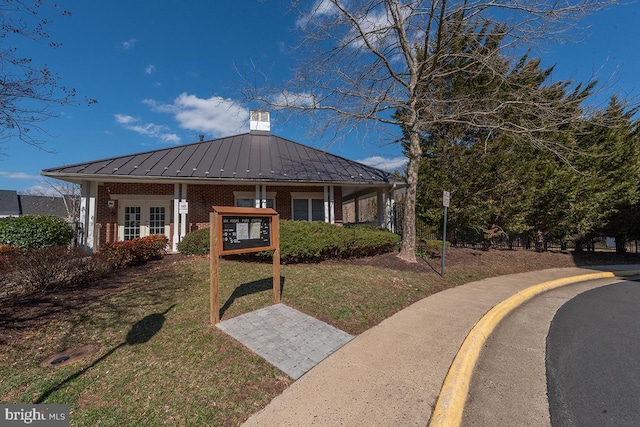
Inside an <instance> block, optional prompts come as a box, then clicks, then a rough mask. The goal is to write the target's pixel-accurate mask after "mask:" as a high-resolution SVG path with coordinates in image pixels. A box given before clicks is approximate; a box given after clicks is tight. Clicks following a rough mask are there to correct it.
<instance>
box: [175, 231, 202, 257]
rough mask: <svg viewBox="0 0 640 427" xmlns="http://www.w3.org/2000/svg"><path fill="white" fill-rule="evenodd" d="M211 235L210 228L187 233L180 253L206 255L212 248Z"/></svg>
mask: <svg viewBox="0 0 640 427" xmlns="http://www.w3.org/2000/svg"><path fill="white" fill-rule="evenodd" d="M209 239H210V234H209V229H208V228H201V229H200V230H195V231H192V232H190V233H187V234H186V235H185V236H184V237H183V238H182V241H181V242H180V243H178V251H179V252H180V253H181V254H185V255H206V254H208V253H209V251H210V248H209V244H210V240H209Z"/></svg>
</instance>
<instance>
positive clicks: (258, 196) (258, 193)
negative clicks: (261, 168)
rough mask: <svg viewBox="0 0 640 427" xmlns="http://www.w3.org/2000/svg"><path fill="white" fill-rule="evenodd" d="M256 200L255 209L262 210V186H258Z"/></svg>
mask: <svg viewBox="0 0 640 427" xmlns="http://www.w3.org/2000/svg"><path fill="white" fill-rule="evenodd" d="M254 199H255V203H254V205H255V207H256V208H261V207H262V201H261V200H260V185H259V184H256V197H254Z"/></svg>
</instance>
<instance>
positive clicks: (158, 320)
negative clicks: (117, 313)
mask: <svg viewBox="0 0 640 427" xmlns="http://www.w3.org/2000/svg"><path fill="white" fill-rule="evenodd" d="M175 306H176V304H173V305H172V306H171V307H169V308H167V309H166V310H165V311H163V312H162V313H153V314H150V315H148V316H145V317H144V318H142V319H141V320H139V321H138V322H136V323H135V324H134V325H133V326H132V327H131V329H130V330H129V332H128V333H127V336H126V338H125V340H124V341H123V342H121V343H120V344H118V345H117V346H115V347H114V348H112V349H111V350H109V351H108V352H106V353H105V354H103V355H102V356H100V357H99V358H98V359H96V360H95V361H94V362H93V363H92V364H90V365H89V366H87V367H85V368H83V369H81V370H79V371H78V372H76V373H74V374H72V375H69V376H68V377H67V378H65V379H64V380H63V381H61V382H60V383H59V384H56V385H55V386H53V387H51V388H50V389H48V390H46V391H45V392H44V393H42V394H41V395H40V397H38V399H37V400H36V401H35V402H33V403H43V402H44V401H45V400H46V399H47V398H48V397H49V396H51V394H53V393H55V392H56V391H58V390H60V389H62V388H63V387H64V386H66V385H67V384H68V383H70V382H71V381H73V380H75V379H76V378H78V377H80V376H81V375H83V374H84V373H85V372H87V371H88V370H89V369H91V368H93V367H94V366H96V365H97V364H98V363H100V362H102V361H103V360H105V359H107V358H108V357H109V356H111V355H112V354H113V353H115V352H116V351H117V350H118V349H120V348H122V347H124V346H125V345H137V344H144V343H146V342H148V341H149V340H150V339H151V338H153V336H154V335H155V334H157V333H158V332H159V331H160V329H162V326H163V325H164V322H165V320H166V318H165V314H167V313H168V312H169V311H171V309H172V308H174V307H175Z"/></svg>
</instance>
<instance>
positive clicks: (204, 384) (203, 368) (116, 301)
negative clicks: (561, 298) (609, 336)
mask: <svg viewBox="0 0 640 427" xmlns="http://www.w3.org/2000/svg"><path fill="white" fill-rule="evenodd" d="M550 266H551V265H550ZM505 268H506V267H505ZM504 272H512V271H509V270H501V269H500V268H496V267H495V266H494V267H492V268H487V266H483V265H476V266H473V265H460V266H459V267H455V266H454V267H452V268H451V270H450V273H449V274H448V275H447V276H446V277H445V279H442V278H440V277H439V276H438V275H437V274H435V273H434V272H433V271H426V270H424V271H411V270H410V269H407V270H395V269H389V268H383V267H381V266H376V265H357V264H352V263H339V264H331V263H323V264H302V265H282V266H281V275H282V276H283V277H284V289H283V296H282V300H283V302H284V303H285V304H287V305H289V306H291V307H294V308H296V309H298V310H300V311H303V312H305V313H307V314H310V315H312V316H315V317H316V318H319V319H321V320H324V321H326V322H327V323H330V324H332V325H334V326H336V327H338V328H340V329H342V330H344V331H347V332H349V333H351V334H359V333H361V332H363V331H365V330H366V329H368V328H370V327H372V326H374V325H376V324H378V323H380V322H381V321H382V320H383V319H385V318H386V317H389V316H390V315H392V314H393V313H395V312H397V311H398V310H400V309H402V308H404V307H406V306H408V305H410V304H411V303H413V302H415V301H417V300H419V299H421V298H423V297H425V296H427V295H429V294H431V293H433V292H436V291H438V290H441V289H444V288H446V287H451V286H455V285H457V284H460V283H464V282H468V281H471V280H477V279H480V278H482V277H487V276H490V275H495V274H502V273H504ZM123 277H128V279H127V280H126V281H125V282H124V283H123V282H122V281H121V282H120V283H118V285H117V286H114V287H113V288H112V289H109V290H108V291H106V292H104V293H103V294H101V295H100V296H98V297H96V298H93V299H87V301H86V303H82V304H74V305H73V307H71V306H70V307H69V308H65V295H66V294H65V293H64V292H58V293H57V294H56V296H55V298H57V300H56V301H57V302H56V304H57V305H56V307H57V311H56V312H55V313H53V311H52V310H48V309H46V308H44V305H43V308H42V310H40V311H39V312H38V311H36V312H35V313H36V314H33V313H34V312H33V311H29V312H28V313H29V314H24V315H21V314H20V313H18V314H16V312H14V317H13V318H12V319H11V320H10V321H7V320H6V319H5V320H4V324H3V321H2V320H0V326H3V329H2V330H3V331H9V332H8V333H6V334H5V336H4V337H2V338H0V378H1V382H0V401H1V402H5V403H18V402H25V403H26V402H31V403H33V402H38V403H65V404H69V405H71V411H72V414H71V425H73V426H96V425H101V426H134V425H145V426H149V425H151V426H155V425H176V426H187V425H203V426H204V425H206V426H227V425H228V426H235V425H239V424H241V423H242V422H243V421H244V420H246V419H247V418H248V417H249V416H250V415H251V414H252V413H254V412H256V411H258V410H259V409H260V408H262V407H264V406H265V405H266V404H267V403H268V402H269V401H270V400H271V399H272V398H273V397H275V396H276V395H278V394H279V393H281V392H282V390H284V389H285V388H286V387H287V386H288V385H289V384H290V383H291V382H292V380H291V379H290V378H288V377H287V376H286V375H285V374H283V373H282V372H280V371H279V370H278V369H276V368H274V367H272V366H271V365H269V364H268V363H267V362H265V361H264V360H262V359H261V358H260V357H258V356H256V355H254V354H253V353H252V352H251V351H249V350H247V349H246V348H244V347H243V346H242V345H240V344H239V343H237V342H236V341H234V340H233V339H232V338H230V337H228V336H227V335H225V334H224V333H223V332H221V331H219V330H218V329H216V328H213V327H211V326H210V325H209V261H208V259H206V258H189V259H186V260H183V261H179V262H175V263H168V262H167V263H163V264H160V265H158V266H156V267H154V268H150V269H148V270H145V272H144V274H138V275H129V276H123ZM271 283H272V282H271V264H268V263H265V264H262V263H248V262H240V261H233V260H228V259H222V260H221V264H220V286H221V291H220V303H221V305H222V307H221V310H222V319H223V320H224V319H228V318H231V317H234V316H237V315H239V314H242V313H246V312H249V311H252V310H255V309H258V308H261V307H265V306H267V305H269V304H271V303H272V298H273V295H272V291H271ZM74 295H76V294H74ZM69 298H71V297H69ZM74 298H75V297H74ZM2 315H3V314H2V311H1V310H0V316H2ZM35 321H40V323H39V324H38V326H37V327H36V326H33V325H34V323H33V322H35ZM29 325H31V326H29ZM86 344H95V345H98V346H99V351H98V352H97V353H95V354H93V355H92V356H90V357H87V358H85V359H83V360H81V361H78V362H76V363H73V364H69V365H66V366H61V367H57V368H53V367H49V366H46V367H41V366H40V362H41V361H43V360H44V359H45V358H46V357H47V356H49V355H51V354H54V353H57V352H59V351H61V350H64V349H67V348H72V347H79V346H82V345H86Z"/></svg>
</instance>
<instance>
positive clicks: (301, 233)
mask: <svg viewBox="0 0 640 427" xmlns="http://www.w3.org/2000/svg"><path fill="white" fill-rule="evenodd" d="M399 241H400V236H398V235H396V234H393V233H392V232H390V231H387V230H384V229H381V228H377V227H372V226H352V227H340V226H336V225H332V224H328V223H325V222H317V221H314V222H309V221H289V220H282V221H280V259H281V261H282V262H283V263H296V262H313V261H322V260H326V259H332V258H351V257H363V256H371V255H377V254H381V253H385V252H390V251H393V250H395V249H396V248H397V246H398V242H399ZM178 250H179V251H180V252H181V253H183V254H187V255H205V254H208V253H209V229H208V228H205V229H201V230H197V231H193V232H191V233H188V234H187V235H186V236H184V239H183V240H182V242H180V243H179V244H178ZM257 255H258V256H260V257H264V256H266V255H269V254H266V253H258V254H257Z"/></svg>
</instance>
